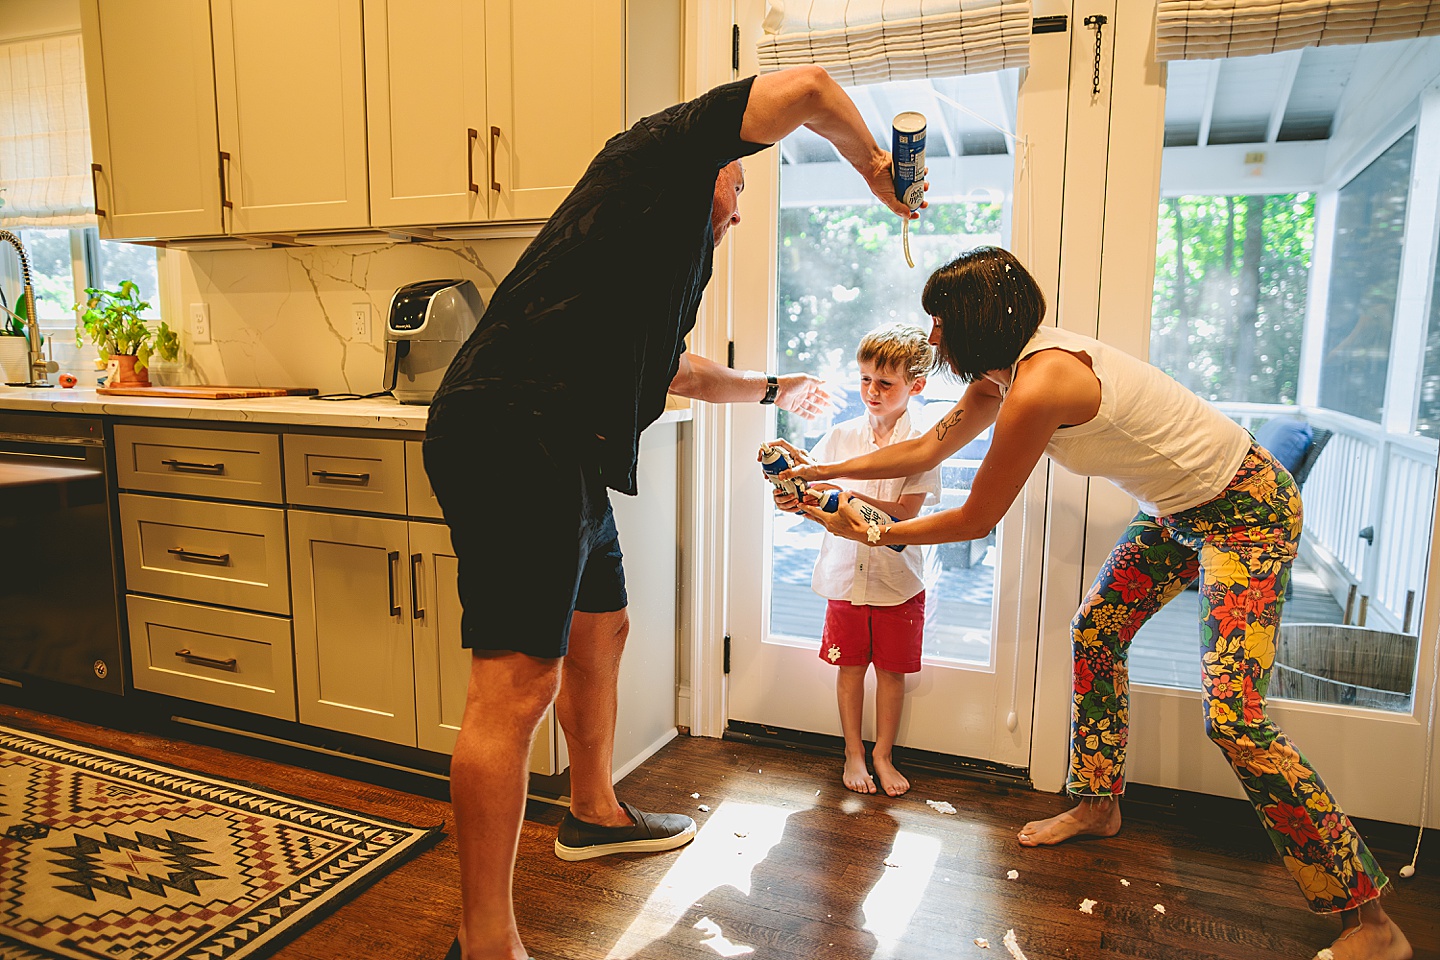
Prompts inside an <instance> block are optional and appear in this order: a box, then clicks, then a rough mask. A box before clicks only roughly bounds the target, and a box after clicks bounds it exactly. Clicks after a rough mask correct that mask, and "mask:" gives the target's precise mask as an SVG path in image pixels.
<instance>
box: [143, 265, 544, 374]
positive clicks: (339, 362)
mask: <svg viewBox="0 0 1440 960" xmlns="http://www.w3.org/2000/svg"><path fill="white" fill-rule="evenodd" d="M529 242H530V241H529V239H528V238H519V239H492V240H479V241H474V242H462V241H445V242H435V243H430V242H426V243H392V244H382V245H364V246H333V247H331V246H327V247H283V248H273V249H268V250H216V251H205V252H197V251H190V252H185V251H179V250H166V251H163V252H162V255H161V257H162V260H161V265H160V284H161V303H162V309H163V310H164V313H165V316H166V317H167V319H168V321H169V323H170V325H171V326H172V327H174V328H176V329H177V330H178V331H179V333H180V339H181V357H180V360H179V362H177V363H175V364H164V363H158V364H156V365H155V368H154V370H153V372H152V379H154V380H156V381H158V382H161V383H225V384H246V385H248V384H256V385H261V386H295V387H316V388H318V389H319V390H320V391H321V392H322V393H339V392H353V393H370V392H372V391H375V390H378V389H380V377H381V372H382V370H381V368H382V365H383V360H384V355H385V318H386V316H387V314H388V311H389V307H390V298H391V295H392V294H394V292H395V290H396V289H397V288H398V287H401V286H403V285H405V284H407V283H412V282H414V281H417V280H430V279H438V278H456V279H466V280H472V281H474V283H475V285H476V287H478V288H479V290H480V295H481V297H482V298H484V300H485V302H486V303H489V301H490V296H491V295H492V294H493V293H494V291H495V287H496V286H497V285H498V284H499V282H500V281H501V280H502V279H504V277H505V274H506V273H508V272H509V270H510V269H511V267H513V266H514V264H515V261H516V260H518V259H519V257H520V254H521V253H522V252H523V251H524V249H525V246H526V245H527V244H528V243H529ZM197 303H204V304H206V305H207V306H208V307H209V311H210V335H211V342H210V343H208V344H207V343H197V342H196V340H195V336H194V333H195V331H194V329H193V326H192V321H191V306H192V305H193V304H197ZM362 303H363V304H368V305H369V307H370V315H371V323H370V327H371V334H370V337H369V338H368V339H365V338H361V337H358V336H357V335H356V333H355V331H354V329H353V323H352V319H351V317H352V307H353V306H354V305H356V304H362Z"/></svg>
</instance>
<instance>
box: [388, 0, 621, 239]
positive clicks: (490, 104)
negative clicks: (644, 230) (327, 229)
mask: <svg viewBox="0 0 1440 960" xmlns="http://www.w3.org/2000/svg"><path fill="white" fill-rule="evenodd" d="M624 26H625V10H624V2H623V0H595V2H590V3H576V2H574V0H526V2H523V3H520V2H515V0H486V2H485V3H483V4H482V3H476V2H464V0H424V2H409V0H407V2H405V3H403V4H402V3H400V2H399V0H367V3H366V4H365V56H366V71H367V72H366V83H367V92H366V106H367V110H368V112H369V118H370V158H371V172H370V194H371V208H372V221H373V223H374V224H375V225H376V226H404V225H414V224H464V223H474V222H478V221H484V220H487V219H497V220H525V219H540V218H544V217H548V216H549V215H550V214H551V213H553V212H554V211H555V208H556V207H557V206H559V204H560V201H561V200H563V199H564V198H565V196H566V194H568V193H569V192H570V188H571V187H573V186H574V185H575V183H576V182H577V181H578V180H579V179H580V175H581V174H582V173H584V172H585V168H586V167H587V166H588V165H589V163H590V160H591V158H593V157H594V155H595V153H596V152H597V151H598V150H599V149H600V147H601V146H602V145H603V144H604V143H605V141H606V140H608V139H609V138H610V137H611V136H613V135H614V134H616V133H618V132H619V131H620V130H621V129H622V127H623V126H624V122H625V37H624Z"/></svg>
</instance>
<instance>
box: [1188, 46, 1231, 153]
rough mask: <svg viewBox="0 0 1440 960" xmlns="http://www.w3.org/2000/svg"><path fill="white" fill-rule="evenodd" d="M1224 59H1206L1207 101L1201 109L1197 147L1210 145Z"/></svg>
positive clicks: (1196, 140)
mask: <svg viewBox="0 0 1440 960" xmlns="http://www.w3.org/2000/svg"><path fill="white" fill-rule="evenodd" d="M1222 63H1224V61H1223V60H1206V61H1205V103H1204V105H1203V106H1202V107H1201V109H1200V134H1199V136H1198V137H1196V139H1195V145H1196V146H1197V147H1208V146H1209V145H1210V121H1211V120H1212V119H1213V118H1214V116H1215V91H1216V90H1217V89H1219V87H1220V64H1222Z"/></svg>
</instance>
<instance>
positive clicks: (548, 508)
mask: <svg viewBox="0 0 1440 960" xmlns="http://www.w3.org/2000/svg"><path fill="white" fill-rule="evenodd" d="M453 419H454V418H453V417H452V418H451V420H452V425H451V426H449V427H447V432H446V433H444V434H442V435H428V436H427V437H426V438H425V472H426V473H427V474H429V476H430V485H431V486H432V487H433V488H434V490H435V496H436V497H437V498H438V499H439V501H440V509H441V510H442V511H444V514H445V522H446V523H447V524H448V525H449V526H450V539H451V544H452V545H453V547H454V550H455V556H456V558H457V560H458V561H459V573H458V578H459V589H460V604H461V607H462V609H463V611H464V612H463V615H462V617H461V624H460V630H461V645H462V646H464V647H468V648H470V649H472V650H495V651H517V652H519V653H525V654H529V655H530V656H532V657H542V658H553V657H563V656H564V655H565V651H566V650H567V649H568V646H569V640H570V620H571V616H572V614H573V613H574V612H575V611H576V610H579V611H580V612H582V613H611V612H614V611H618V610H623V609H625V606H626V604H627V598H626V594H625V567H624V564H623V559H624V558H623V555H622V554H621V552H620V537H619V534H618V532H617V531H616V529H615V514H614V512H613V511H612V510H611V508H610V497H609V493H608V491H607V490H606V489H605V484H604V483H603V482H602V481H601V479H600V476H599V473H598V471H597V470H596V469H595V468H594V467H593V466H589V465H587V464H585V463H583V462H582V460H583V459H584V458H583V457H581V456H580V455H579V451H577V450H576V449H574V448H573V447H571V446H567V445H566V444H565V443H564V442H562V441H559V440H556V439H553V438H547V437H542V436H538V435H536V434H535V433H534V432H533V431H530V432H528V433H527V432H526V431H522V430H520V429H518V428H509V427H506V426H503V425H500V424H497V423H496V421H495V420H494V419H492V418H483V419H482V418H478V417H477V418H475V419H474V421H473V422H469V423H464V424H463V425H461V424H454V423H453Z"/></svg>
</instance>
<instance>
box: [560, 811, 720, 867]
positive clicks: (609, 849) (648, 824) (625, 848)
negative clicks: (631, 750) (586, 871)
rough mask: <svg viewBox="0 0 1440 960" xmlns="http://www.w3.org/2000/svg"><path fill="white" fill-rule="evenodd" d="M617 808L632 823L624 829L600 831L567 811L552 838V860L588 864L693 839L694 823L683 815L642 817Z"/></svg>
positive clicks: (655, 814)
mask: <svg viewBox="0 0 1440 960" xmlns="http://www.w3.org/2000/svg"><path fill="white" fill-rule="evenodd" d="M620 806H621V807H623V808H624V810H625V812H626V813H628V814H629V815H630V819H631V820H633V821H635V822H634V823H633V824H632V825H630V826H628V827H601V826H597V825H596V824H593V823H586V822H585V821H584V820H578V819H576V818H575V816H574V815H573V814H571V813H569V812H568V811H567V812H566V814H565V819H564V820H562V821H561V822H560V832H559V834H558V835H557V836H556V837H555V856H557V857H559V858H560V859H561V860H589V859H590V858H592V857H604V856H608V855H610V854H612V853H659V852H660V851H662V850H674V849H675V848H676V847H683V846H685V844H687V843H689V842H690V841H691V840H693V839H695V821H694V820H691V819H690V818H689V817H687V816H685V815H684V814H683V813H644V812H642V811H640V810H636V809H635V808H634V807H632V806H630V804H628V803H625V802H624V801H623V800H622V801H621V802H620Z"/></svg>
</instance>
